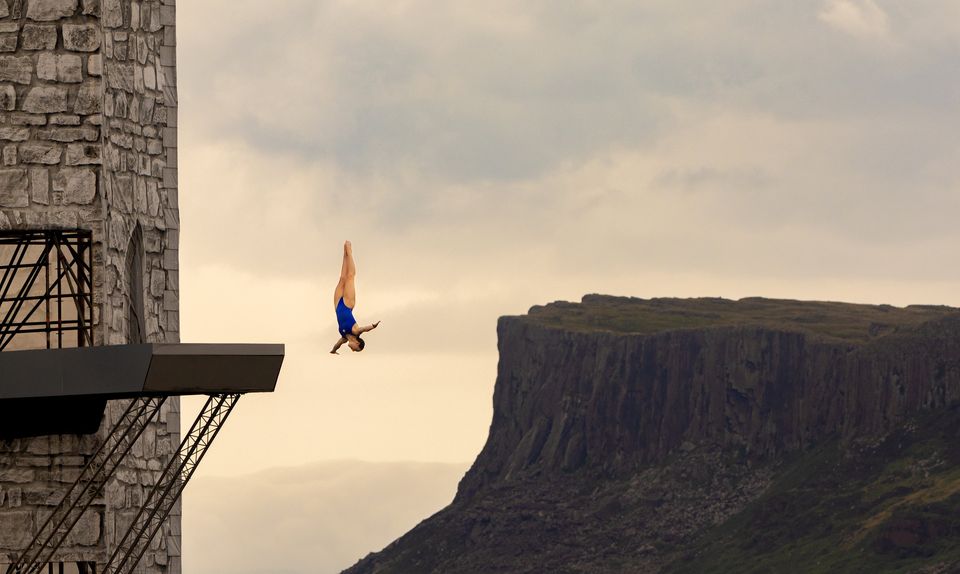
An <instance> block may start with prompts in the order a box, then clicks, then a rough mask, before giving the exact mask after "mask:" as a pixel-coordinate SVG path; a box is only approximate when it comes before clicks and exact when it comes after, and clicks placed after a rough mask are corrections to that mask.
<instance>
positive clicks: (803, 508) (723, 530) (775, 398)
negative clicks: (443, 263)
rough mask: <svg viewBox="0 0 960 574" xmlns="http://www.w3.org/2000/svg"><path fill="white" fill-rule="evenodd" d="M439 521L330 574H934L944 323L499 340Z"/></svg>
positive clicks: (630, 311)
mask: <svg viewBox="0 0 960 574" xmlns="http://www.w3.org/2000/svg"><path fill="white" fill-rule="evenodd" d="M498 335H499V348H500V364H499V368H498V377H497V384H496V389H495V393H494V415H493V421H492V424H491V428H490V435H489V438H488V441H487V444H486V446H485V447H484V449H483V451H482V452H481V454H480V455H479V456H478V458H477V460H476V462H475V463H474V465H473V467H472V468H471V469H470V471H469V472H468V473H467V475H466V476H465V477H464V479H463V481H462V482H461V483H460V487H459V490H458V493H457V497H456V499H455V500H454V502H453V504H451V505H450V506H449V507H447V508H446V509H444V510H443V511H441V512H440V513H438V514H436V515H435V516H433V517H431V518H430V519H428V520H426V521H424V522H423V523H421V524H420V525H419V526H417V527H416V528H415V529H414V530H412V531H411V532H409V533H408V534H407V535H405V536H404V537H402V538H400V539H399V540H398V541H396V542H394V543H393V544H392V545H390V546H388V547H387V548H386V549H384V550H383V551H382V552H380V553H377V554H373V555H370V556H368V557H367V558H365V559H364V560H362V561H361V562H359V563H358V564H357V565H356V566H354V567H353V568H351V569H349V570H347V571H346V572H348V573H350V574H361V573H383V574H386V573H394V572H395V573H403V574H415V573H421V572H422V573H429V572H437V573H439V572H443V573H447V574H449V573H458V572H462V573H474V572H485V573H486V572H518V573H519V572H530V573H534V572H548V571H549V572H571V573H573V572H580V573H602V572H611V573H613V572H638V573H640V572H705V571H709V572H830V571H838V570H842V571H849V572H857V571H863V572H868V571H869V572H939V571H944V572H947V571H951V570H950V568H952V567H951V566H950V564H953V563H954V562H956V561H958V560H960V555H958V554H957V552H956V551H955V550H954V548H958V547H960V521H957V520H954V519H953V518H952V517H954V516H960V512H958V511H960V495H958V494H957V492H960V459H958V450H957V449H958V447H956V446H954V445H955V444H956V443H957V440H956V439H957V438H958V434H960V414H958V412H957V407H956V405H957V403H958V401H960V311H958V310H957V309H951V308H947V307H931V306H914V307H907V308H905V309H899V308H894V307H889V306H867V305H852V304H844V303H820V302H798V301H777V300H766V299H744V300H741V301H727V300H722V299H695V300H679V299H655V300H642V299H628V298H615V297H604V296H587V297H585V298H584V300H583V302H582V303H579V304H572V303H554V304H551V305H547V306H545V307H535V308H533V309H531V311H530V313H529V314H528V315H526V316H522V317H505V318H501V320H500V322H499V324H498Z"/></svg>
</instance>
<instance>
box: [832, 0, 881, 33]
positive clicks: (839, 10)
mask: <svg viewBox="0 0 960 574" xmlns="http://www.w3.org/2000/svg"><path fill="white" fill-rule="evenodd" d="M818 17H819V18H820V20H822V21H823V22H825V23H827V24H828V25H830V26H832V27H834V28H836V29H837V30H840V31H841V32H844V33H846V34H850V35H851V36H856V37H859V38H882V37H885V36H886V35H887V34H888V33H889V32H890V18H889V17H888V16H887V13H886V12H884V10H883V9H882V8H881V7H880V6H878V5H877V3H876V2H875V1H874V0H827V2H826V3H824V5H823V7H822V8H821V9H820V12H819V13H818Z"/></svg>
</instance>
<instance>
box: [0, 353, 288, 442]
mask: <svg viewBox="0 0 960 574" xmlns="http://www.w3.org/2000/svg"><path fill="white" fill-rule="evenodd" d="M283 356H284V346H283V345H266V344H206V343H205V344H194V343H182V344H157V343H148V344H143V345H116V346H102V347H80V348H73V349H38V350H29V351H5V352H3V353H0V439H2V438H10V437H14V436H34V435H38V434H66V433H71V434H73V433H77V434H85V433H90V432H96V430H97V426H98V425H99V424H100V418H101V416H102V414H103V407H104V405H105V404H106V402H107V401H108V400H111V399H122V398H130V397H136V396H143V395H167V396H174V395H205V394H227V393H268V392H273V390H274V389H275V388H276V386H277V378H278V377H279V375H280V366H281V364H282V363H283Z"/></svg>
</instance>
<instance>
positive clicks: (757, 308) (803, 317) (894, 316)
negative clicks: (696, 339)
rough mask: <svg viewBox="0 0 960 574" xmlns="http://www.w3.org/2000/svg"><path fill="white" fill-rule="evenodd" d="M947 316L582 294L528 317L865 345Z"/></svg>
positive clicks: (927, 308)
mask: <svg viewBox="0 0 960 574" xmlns="http://www.w3.org/2000/svg"><path fill="white" fill-rule="evenodd" d="M951 315H960V309H957V308H953V307H945V306H932V305H911V306H909V307H905V308H900V307H893V306H890V305H858V304H853V303H834V302H826V301H792V300H786V299H764V298H761V297H750V298H746V299H740V300H739V301H732V300H729V299H720V298H700V299H637V298H633V297H612V296H607V295H586V296H584V298H583V301H582V302H580V303H569V302H565V301H558V302H555V303H550V304H549V305H545V306H535V307H533V308H531V309H530V313H529V314H528V315H527V316H526V320H528V321H533V322H535V323H537V324H541V325H546V326H550V327H555V328H559V329H564V330H569V331H582V332H598V331H613V332H616V333H636V334H642V335H652V334H655V333H662V332H666V331H678V330H687V329H704V328H711V327H730V326H757V327H767V328H772V329H778V330H782V331H793V332H802V333H807V334H812V335H817V336H820V337H823V338H826V339H834V340H841V341H846V342H850V343H863V342H866V341H869V340H871V339H875V338H877V337H881V336H884V335H887V334H890V333H894V332H896V331H898V330H900V329H903V328H910V327H914V326H917V325H920V324H921V323H924V322H927V321H930V320H933V319H939V318H943V317H947V316H951Z"/></svg>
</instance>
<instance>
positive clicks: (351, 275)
mask: <svg viewBox="0 0 960 574" xmlns="http://www.w3.org/2000/svg"><path fill="white" fill-rule="evenodd" d="M356 277H357V266H356V264H355V263H354V262H353V245H352V244H351V243H350V242H349V241H345V242H344V243H343V266H342V267H341V268H340V282H339V283H337V289H336V291H334V292H333V306H334V308H335V309H336V310H337V325H338V330H339V332H340V340H339V341H337V344H336V345H334V346H333V349H332V350H331V351H330V352H331V353H332V354H334V355H339V354H340V353H338V352H337V350H338V349H339V348H340V347H342V346H343V345H344V343H346V344H347V346H348V347H350V349H352V350H353V351H354V352H355V353H359V352H360V351H362V350H363V348H364V347H366V345H367V343H366V341H364V340H363V339H361V338H360V335H361V334H363V333H366V332H367V331H373V330H374V329H376V328H377V325H379V324H380V321H377V322H376V323H374V324H372V325H367V326H366V327H361V326H360V325H359V324H358V323H357V320H356V319H354V318H353V309H354V307H356V305H357V287H356V285H355V284H354V280H355V279H356Z"/></svg>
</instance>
